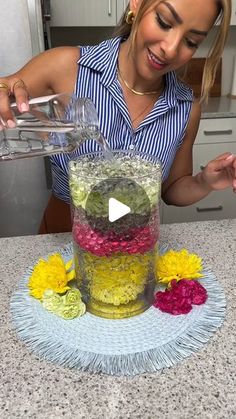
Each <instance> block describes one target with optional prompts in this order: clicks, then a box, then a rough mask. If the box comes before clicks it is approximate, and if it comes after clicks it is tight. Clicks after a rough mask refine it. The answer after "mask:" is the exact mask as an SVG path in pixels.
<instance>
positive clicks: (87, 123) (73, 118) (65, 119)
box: [0, 93, 109, 161]
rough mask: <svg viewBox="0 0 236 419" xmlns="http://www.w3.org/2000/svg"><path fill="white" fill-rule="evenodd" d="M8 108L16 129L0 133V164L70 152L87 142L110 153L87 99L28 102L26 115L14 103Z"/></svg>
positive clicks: (66, 96) (64, 97) (49, 98)
mask: <svg viewBox="0 0 236 419" xmlns="http://www.w3.org/2000/svg"><path fill="white" fill-rule="evenodd" d="M11 107H12V110H13V113H14V115H15V121H16V128H13V129H4V130H3V131H1V132H0V161H4V160H13V159H19V158H26V157H39V156H49V155H52V154H58V153H69V152H73V151H74V150H75V149H76V148H78V147H79V146H80V144H81V143H82V142H83V141H84V140H86V139H94V140H96V141H97V142H98V143H99V144H100V146H101V147H102V149H103V150H104V151H105V153H107V154H108V153H109V146H108V144H107V142H106V140H105V139H104V138H103V136H102V135H101V132H100V130H99V122H98V116H97V112H96V109H95V106H94V104H93V102H92V101H91V100H90V99H88V98H76V97H75V96H73V95H69V94H66V93H63V94H60V95H51V96H44V97H40V98H35V99H31V100H30V101H29V111H28V112H23V113H20V112H19V110H18V109H17V106H16V103H13V104H12V105H11Z"/></svg>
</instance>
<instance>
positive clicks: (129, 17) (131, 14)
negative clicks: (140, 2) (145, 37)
mask: <svg viewBox="0 0 236 419" xmlns="http://www.w3.org/2000/svg"><path fill="white" fill-rule="evenodd" d="M125 21H126V23H128V25H132V23H133V21H134V12H132V10H129V11H128V13H127V15H126V19H125Z"/></svg>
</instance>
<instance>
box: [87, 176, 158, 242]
mask: <svg viewBox="0 0 236 419" xmlns="http://www.w3.org/2000/svg"><path fill="white" fill-rule="evenodd" d="M150 207H151V206H150V201H149V198H148V196H147V194H146V192H145V190H144V189H143V188H142V187H141V186H140V185H139V184H138V183H137V182H135V181H134V180H133V179H129V178H124V177H114V178H112V177H111V178H108V179H105V180H102V181H101V182H99V183H98V184H97V185H95V186H94V188H93V189H92V190H91V192H90V193H89V195H88V198H87V201H86V206H85V217H86V220H87V222H88V223H89V225H90V227H91V229H92V230H94V231H96V232H99V233H101V234H102V235H104V234H106V233H107V232H114V233H115V235H114V240H116V234H118V235H119V234H123V233H124V232H130V231H131V232H132V231H134V230H135V229H136V228H139V229H142V228H144V227H145V226H146V225H147V224H148V222H149V219H150V215H151V210H150ZM129 238H131V236H130V234H128V235H127V240H129Z"/></svg>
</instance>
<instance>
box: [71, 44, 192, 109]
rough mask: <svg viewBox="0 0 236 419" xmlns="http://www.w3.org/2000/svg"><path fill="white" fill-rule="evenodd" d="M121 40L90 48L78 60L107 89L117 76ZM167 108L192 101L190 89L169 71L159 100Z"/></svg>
mask: <svg viewBox="0 0 236 419" xmlns="http://www.w3.org/2000/svg"><path fill="white" fill-rule="evenodd" d="M120 43H121V38H120V37H116V38H112V39H108V40H105V41H103V42H102V43H101V44H99V45H95V46H93V47H90V48H89V49H88V50H87V51H85V53H84V54H83V55H82V57H81V58H80V59H79V61H78V63H79V65H82V66H84V67H89V68H91V69H93V70H95V71H99V72H100V73H101V78H100V81H101V83H102V84H103V85H104V86H107V87H109V86H110V85H111V84H112V83H113V81H114V80H115V79H116V76H117V58H118V53H119V48H120ZM159 100H161V101H162V102H163V103H166V105H167V106H168V107H169V108H173V107H175V106H176V104H177V101H190V102H192V101H193V92H192V89H191V88H190V87H189V86H187V85H185V84H184V83H182V82H181V81H179V80H178V78H177V76H176V73H175V72H174V71H170V72H169V73H167V74H166V76H165V89H164V91H163V94H162V97H161V98H159Z"/></svg>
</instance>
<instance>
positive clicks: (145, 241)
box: [69, 151, 161, 319]
mask: <svg viewBox="0 0 236 419" xmlns="http://www.w3.org/2000/svg"><path fill="white" fill-rule="evenodd" d="M69 184H70V193H71V214H72V223H73V229H72V234H73V243H74V260H75V268H76V279H77V281H78V286H79V288H80V290H81V292H82V295H83V299H84V302H85V303H86V305H87V310H88V311H89V312H91V313H93V314H95V315H97V316H101V317H106V318H111V319H117V318H125V317H130V316H134V315H136V314H139V313H141V312H143V311H145V310H146V309H147V308H149V307H150V305H151V304H152V302H153V297H154V288H155V282H156V277H155V264H156V260H157V257H158V241H159V199H160V189H161V165H160V162H159V161H158V160H156V159H154V158H153V157H151V156H149V155H147V154H142V153H138V152H135V153H130V152H125V151H115V152H114V154H113V158H112V159H111V160H107V159H106V158H104V155H103V154H102V153H93V154H87V155H84V156H81V157H80V158H78V159H77V160H73V161H70V163H69Z"/></svg>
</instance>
